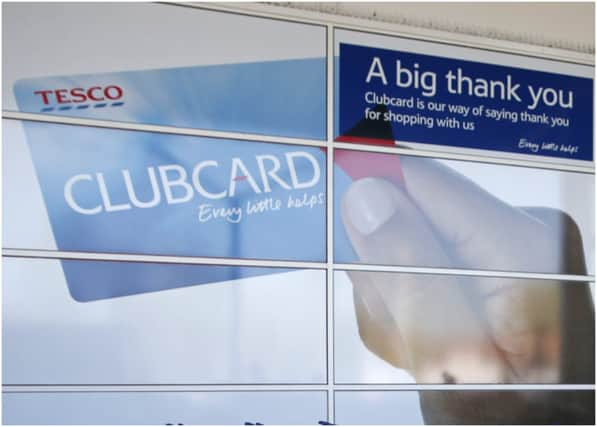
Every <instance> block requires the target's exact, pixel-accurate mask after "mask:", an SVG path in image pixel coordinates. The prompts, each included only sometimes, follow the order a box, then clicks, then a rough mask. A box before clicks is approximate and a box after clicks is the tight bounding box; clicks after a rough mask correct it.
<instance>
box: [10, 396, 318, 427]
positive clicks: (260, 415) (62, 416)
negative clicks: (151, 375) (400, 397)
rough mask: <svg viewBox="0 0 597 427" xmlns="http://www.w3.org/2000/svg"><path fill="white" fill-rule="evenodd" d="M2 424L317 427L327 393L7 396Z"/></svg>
mask: <svg viewBox="0 0 597 427" xmlns="http://www.w3.org/2000/svg"><path fill="white" fill-rule="evenodd" d="M2 409H3V411H2V412H3V424H75V425H76V424H149V425H152V424H153V425H160V424H161V425H168V424H172V425H177V424H184V425H194V424H195V425H196V424H210V425H213V424H226V425H243V424H244V423H253V424H255V423H261V424H311V425H314V424H317V422H318V421H322V420H325V419H326V417H327V415H326V410H327V408H326V394H325V393H324V392H306V391H291V392H271V391H257V392H250V391H248V392H242V391H238V392H237V391H234V392H219V391H218V392H143V393H135V392H125V393H118V392H107V393H104V392H94V393H80V392H79V393H4V394H3V399H2Z"/></svg>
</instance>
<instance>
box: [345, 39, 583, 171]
mask: <svg viewBox="0 0 597 427" xmlns="http://www.w3.org/2000/svg"><path fill="white" fill-rule="evenodd" d="M592 119H593V80H592V79H589V78H583V77H575V76H568V75H562V74H555V73H548V72H542V71H532V70H527V69H519V68H513V67H505V66H499V65H490V64H482V63H478V62H472V61H463V60H456V59H447V58H441V57H436V56H429V55H418V54H413V53H406V52H400V51H393V50H387V49H375V48H370V47H363V46H355V45H350V44H340V128H339V135H338V137H337V139H338V140H339V141H346V142H361V143H375V144H385V145H387V144H394V141H403V142H407V143H408V142H412V143H425V144H433V145H444V146H450V147H462V148H474V149H483V150H492V151H502V152H509V153H520V154H531V155H538V156H550V157H560V158H567V159H578V160H593V122H592Z"/></svg>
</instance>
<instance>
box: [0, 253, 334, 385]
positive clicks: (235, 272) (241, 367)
mask: <svg viewBox="0 0 597 427" xmlns="http://www.w3.org/2000/svg"><path fill="white" fill-rule="evenodd" d="M2 278H3V298H2V310H3V344H4V346H3V358H2V363H3V366H2V368H3V374H4V383H5V384H198V383H207V384H216V383H217V384H226V383H233V384H238V383H322V382H325V378H326V355H325V351H326V347H325V343H326V335H325V334H326V332H325V331H326V325H325V322H326V307H325V287H326V285H325V280H326V276H325V271H323V270H283V269H265V268H237V267H219V266H202V265H195V266H192V265H178V264H176V265H173V264H148V263H127V262H107V261H62V262H60V261H59V260H49V259H27V258H4V260H3V277H2ZM115 297H119V298H115ZM82 301H87V302H82Z"/></svg>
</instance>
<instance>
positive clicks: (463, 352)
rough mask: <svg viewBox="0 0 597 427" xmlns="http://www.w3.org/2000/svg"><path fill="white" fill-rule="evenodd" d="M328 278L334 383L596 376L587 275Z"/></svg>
mask: <svg viewBox="0 0 597 427" xmlns="http://www.w3.org/2000/svg"><path fill="white" fill-rule="evenodd" d="M334 286H335V288H334V289H335V307H334V313H335V314H334V319H335V329H334V331H335V343H336V347H335V368H336V382H337V383H357V384H366V383H414V382H416V383H430V384H466V383H483V384H494V383H517V384H542V383H569V384H593V383H594V378H595V366H594V360H595V339H594V335H595V325H594V323H595V320H594V303H593V300H592V297H591V291H590V288H589V285H588V284H586V283H581V282H562V281H556V280H532V279H508V278H495V277H472V276H447V275H431V274H407V273H381V272H368V271H351V272H342V271H336V272H335V273H334Z"/></svg>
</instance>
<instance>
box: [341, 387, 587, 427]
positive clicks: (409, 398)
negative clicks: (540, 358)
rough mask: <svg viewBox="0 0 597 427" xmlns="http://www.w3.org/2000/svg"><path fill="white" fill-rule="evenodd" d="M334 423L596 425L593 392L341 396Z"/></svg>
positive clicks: (366, 393)
mask: <svg viewBox="0 0 597 427" xmlns="http://www.w3.org/2000/svg"><path fill="white" fill-rule="evenodd" d="M335 416H336V423H337V424H473V425H474V424H480V425H483V424H498V425H499V424H522V425H525V424H546V425H549V424H552V425H558V424H560V425H570V424H587V425H589V424H594V419H595V392H594V391H593V390H587V391H582V390H504V391H497V390H458V391H439V390H425V391H419V392H416V391H339V392H336V411H335Z"/></svg>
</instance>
